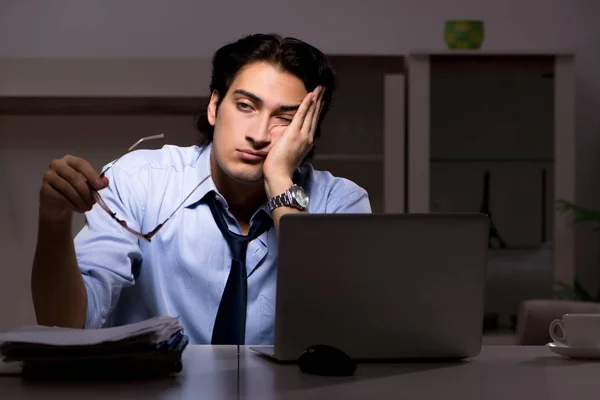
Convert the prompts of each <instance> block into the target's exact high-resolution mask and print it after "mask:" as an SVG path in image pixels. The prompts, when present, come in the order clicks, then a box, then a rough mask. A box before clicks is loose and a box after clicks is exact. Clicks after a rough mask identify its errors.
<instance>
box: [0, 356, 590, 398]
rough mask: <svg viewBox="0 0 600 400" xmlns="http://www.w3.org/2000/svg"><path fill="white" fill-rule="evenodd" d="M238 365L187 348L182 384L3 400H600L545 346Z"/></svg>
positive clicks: (6, 380)
mask: <svg viewBox="0 0 600 400" xmlns="http://www.w3.org/2000/svg"><path fill="white" fill-rule="evenodd" d="M237 365H238V359H237V355H236V348H235V346H233V347H219V346H188V348H187V349H186V351H185V353H184V369H183V371H182V372H181V373H180V374H179V375H178V376H177V377H176V378H172V379H163V380H155V381H148V382H131V383H95V384H92V383H90V384H81V383H58V382H50V383H48V382H46V383H42V382H38V383H35V382H26V381H23V380H21V378H19V377H10V376H2V377H0V399H1V400H5V399H11V400H12V399H63V400H68V399H78V400H81V399H83V400H92V399H107V398H115V399H146V398H151V399H237V398H239V399H261V400H267V399H307V398H308V399H327V400H333V399H400V398H406V399H415V400H416V399H461V400H464V399H486V400H493V399H510V400H518V399H527V400H533V399H544V400H551V399H557V400H558V399H560V400H565V399H570V398H576V399H577V400H585V399H594V400H597V399H600V378H599V377H600V362H581V361H573V360H569V359H566V358H563V357H560V356H557V355H554V354H553V353H551V352H550V351H549V350H548V349H546V348H545V347H543V346H540V347H519V346H486V347H484V348H483V350H482V352H481V354H480V355H479V356H478V357H476V358H475V359H472V360H468V361H465V362H463V363H458V364H456V363H454V364H359V366H358V369H357V371H356V375H355V376H353V377H346V378H338V377H333V378H332V377H320V376H313V375H305V374H302V373H301V372H300V370H299V369H298V367H297V366H296V365H294V364H277V363H275V362H272V361H269V360H267V359H264V358H262V357H260V356H258V355H256V354H255V353H254V352H252V351H251V350H248V349H245V348H242V353H241V355H240V368H239V374H238V369H237ZM4 367H6V366H4ZM4 370H6V368H4Z"/></svg>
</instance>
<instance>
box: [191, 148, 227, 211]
mask: <svg viewBox="0 0 600 400" xmlns="http://www.w3.org/2000/svg"><path fill="white" fill-rule="evenodd" d="M199 151H200V155H199V156H198V160H197V161H196V166H195V169H196V171H195V175H196V179H192V180H189V181H188V182H186V183H185V185H186V188H185V193H191V194H190V195H189V197H188V198H187V199H186V200H185V201H184V203H183V206H184V207H185V208H194V207H196V206H197V205H198V204H199V203H200V202H201V201H202V199H203V198H204V196H206V194H207V193H209V192H211V191H213V190H214V191H215V192H216V193H217V194H218V193H219V191H218V190H217V187H216V186H215V182H214V181H213V179H212V176H210V174H211V169H210V153H211V151H212V143H209V144H208V145H206V146H203V147H201V148H200V150H199ZM207 177H208V178H207ZM192 191H193V192H192ZM186 196H187V194H186ZM217 198H218V199H219V201H221V202H224V199H223V198H222V197H221V195H220V194H219V195H218V196H217Z"/></svg>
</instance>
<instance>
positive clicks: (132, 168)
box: [107, 144, 207, 176]
mask: <svg viewBox="0 0 600 400" xmlns="http://www.w3.org/2000/svg"><path fill="white" fill-rule="evenodd" d="M206 150H207V147H206V146H204V147H198V146H187V147H183V146H176V145H169V144H168V145H164V146H163V147H161V148H159V149H139V150H134V151H132V152H130V153H127V154H125V155H124V156H122V157H121V158H120V159H118V163H116V164H115V169H118V170H119V171H121V172H122V173H125V174H127V175H130V176H131V175H136V174H138V173H139V172H140V171H141V170H144V169H147V170H157V171H162V170H165V169H172V170H174V171H183V170H184V169H185V168H187V167H195V166H196V164H197V162H198V158H199V157H200V156H201V155H202V153H203V152H204V151H206ZM113 163H114V161H113V162H111V163H109V164H107V166H109V165H112V164H113Z"/></svg>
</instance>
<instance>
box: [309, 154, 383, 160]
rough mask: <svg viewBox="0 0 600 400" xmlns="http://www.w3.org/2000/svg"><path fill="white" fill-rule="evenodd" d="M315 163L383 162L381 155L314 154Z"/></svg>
mask: <svg viewBox="0 0 600 400" xmlns="http://www.w3.org/2000/svg"><path fill="white" fill-rule="evenodd" d="M314 160H315V161H383V154H331V153H329V154H327V153H325V154H319V153H317V154H315V157H314Z"/></svg>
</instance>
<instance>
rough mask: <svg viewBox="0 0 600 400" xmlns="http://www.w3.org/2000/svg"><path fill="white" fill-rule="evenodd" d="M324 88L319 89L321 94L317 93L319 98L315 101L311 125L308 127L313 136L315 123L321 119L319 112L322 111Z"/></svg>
mask: <svg viewBox="0 0 600 400" xmlns="http://www.w3.org/2000/svg"><path fill="white" fill-rule="evenodd" d="M325 90H326V88H324V87H323V88H321V93H319V97H318V98H317V100H316V101H315V106H316V110H315V113H314V115H313V118H312V123H311V125H310V132H311V134H314V132H315V129H317V123H318V122H319V118H320V117H321V110H322V109H323V96H324V93H325Z"/></svg>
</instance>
